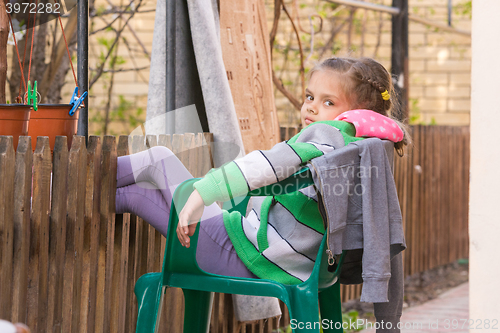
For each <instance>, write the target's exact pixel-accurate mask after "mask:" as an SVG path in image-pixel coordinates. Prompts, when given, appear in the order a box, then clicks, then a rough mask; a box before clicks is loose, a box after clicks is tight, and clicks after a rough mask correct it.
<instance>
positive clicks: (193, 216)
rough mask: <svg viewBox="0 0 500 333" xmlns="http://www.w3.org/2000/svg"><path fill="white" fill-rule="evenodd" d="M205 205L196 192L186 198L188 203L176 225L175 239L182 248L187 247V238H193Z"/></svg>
mask: <svg viewBox="0 0 500 333" xmlns="http://www.w3.org/2000/svg"><path fill="white" fill-rule="evenodd" d="M204 209H205V203H204V202H203V199H202V198H201V196H200V194H199V193H198V191H197V190H194V191H193V193H191V195H190V196H189V198H188V201H187V202H186V204H185V205H184V208H182V210H181V212H180V214H179V224H178V225H177V238H179V241H180V242H181V244H182V246H185V247H189V245H190V243H189V236H193V235H194V232H195V231H196V225H197V224H198V221H199V220H200V219H201V216H202V215H203V210H204Z"/></svg>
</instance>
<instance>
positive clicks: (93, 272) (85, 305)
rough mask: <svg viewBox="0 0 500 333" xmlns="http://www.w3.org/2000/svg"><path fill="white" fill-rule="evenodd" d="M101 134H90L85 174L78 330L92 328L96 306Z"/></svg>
mask: <svg viewBox="0 0 500 333" xmlns="http://www.w3.org/2000/svg"><path fill="white" fill-rule="evenodd" d="M100 166H101V138H100V137H98V136H90V137H89V141H88V148H87V158H86V175H85V217H84V219H85V229H84V240H83V244H84V247H83V251H84V252H83V261H84V266H83V273H82V277H83V282H82V298H81V299H82V302H81V304H82V305H81V306H82V311H81V316H80V323H81V324H80V332H82V333H84V332H89V333H90V332H94V330H95V323H96V307H97V274H98V262H99V228H100V223H99V222H100V221H99V203H100V191H99V190H100Z"/></svg>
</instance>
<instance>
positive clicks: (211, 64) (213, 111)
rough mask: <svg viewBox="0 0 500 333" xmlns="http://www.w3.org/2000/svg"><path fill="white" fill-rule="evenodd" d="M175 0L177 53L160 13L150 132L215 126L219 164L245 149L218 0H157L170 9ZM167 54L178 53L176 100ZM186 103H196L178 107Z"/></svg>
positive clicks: (150, 98) (159, 10) (163, 10)
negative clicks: (225, 60) (229, 77)
mask: <svg viewBox="0 0 500 333" xmlns="http://www.w3.org/2000/svg"><path fill="white" fill-rule="evenodd" d="M174 1H175V3H173V2H174ZM170 2H172V5H173V6H175V14H174V15H170V16H173V17H174V18H175V36H174V38H173V40H174V42H173V44H174V45H175V53H174V52H172V51H170V52H168V50H167V49H166V47H165V45H166V44H167V39H166V34H165V33H166V31H167V29H168V22H167V20H166V17H167V15H156V18H155V30H154V36H153V51H152V58H151V71H150V73H151V74H150V80H149V94H148V106H147V115H146V120H147V122H146V133H147V134H173V133H187V132H194V133H196V132H200V131H210V132H211V133H213V135H214V142H215V149H214V151H215V152H214V156H213V157H214V163H215V165H216V166H220V165H222V164H223V163H225V162H228V161H231V160H233V159H234V158H236V157H237V156H240V155H241V154H243V152H244V149H243V141H242V138H241V134H240V130H239V126H238V122H237V119H236V112H235V110H234V104H233V99H232V96H231V90H230V88H229V83H228V82H227V78H226V72H225V68H224V63H223V60H222V52H221V49H220V42H219V39H220V38H219V19H218V11H217V7H216V6H217V4H216V3H213V2H211V1H202V0H200V1H188V2H187V4H186V2H185V1H183V0H170V1H167V2H165V1H158V2H157V9H156V12H157V13H166V10H167V8H166V4H167V3H170ZM188 8H189V15H188ZM169 38H172V37H171V36H170V37H169ZM169 42H171V41H169ZM168 57H173V59H174V66H173V68H174V73H173V74H170V73H169V75H172V76H173V77H175V79H174V80H173V82H174V85H175V93H174V95H175V96H174V97H173V98H174V103H173V104H172V102H171V101H170V103H169V101H168V97H167V96H168V95H167V92H168V89H169V87H166V86H165V83H166V82H167V81H168V80H167V79H168V78H170V79H172V77H167V70H168V68H167V66H165V64H166V63H167V61H168ZM168 105H173V106H174V108H175V111H173V110H168V109H169V107H168ZM186 106H191V107H189V108H187V109H184V110H179V109H180V108H183V107H186ZM185 110H190V111H191V112H188V113H186V112H183V111H185ZM167 111H169V112H167ZM181 111H182V112H181ZM196 114H197V115H198V116H197V117H193V115H196ZM207 125H208V126H207Z"/></svg>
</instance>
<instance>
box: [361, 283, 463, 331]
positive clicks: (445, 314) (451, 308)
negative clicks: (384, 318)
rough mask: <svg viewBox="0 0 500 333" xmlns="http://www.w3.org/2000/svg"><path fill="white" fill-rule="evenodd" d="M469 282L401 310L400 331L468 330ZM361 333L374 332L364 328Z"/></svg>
mask: <svg viewBox="0 0 500 333" xmlns="http://www.w3.org/2000/svg"><path fill="white" fill-rule="evenodd" d="M468 318H469V283H468V282H467V283H464V284H461V285H459V286H458V287H455V288H453V289H450V290H448V291H446V292H444V293H443V294H441V295H439V297H438V298H435V299H433V300H431V301H429V302H427V303H424V304H421V305H417V306H415V307H411V308H407V309H405V310H403V316H402V317H401V325H402V326H401V333H426V332H432V333H441V332H454V333H464V332H469V331H468V329H467V322H466V320H467V319H468ZM361 332H362V333H375V329H365V330H363V331H361Z"/></svg>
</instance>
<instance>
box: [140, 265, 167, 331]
mask: <svg viewBox="0 0 500 333" xmlns="http://www.w3.org/2000/svg"><path fill="white" fill-rule="evenodd" d="M161 291H162V286H161V273H149V274H144V275H142V276H141V277H140V278H139V280H137V282H136V284H135V288H134V292H135V296H136V297H137V307H138V313H137V325H136V329H135V332H136V333H153V332H154V330H155V325H156V319H157V316H158V305H159V303H160V299H161Z"/></svg>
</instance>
